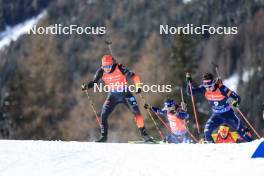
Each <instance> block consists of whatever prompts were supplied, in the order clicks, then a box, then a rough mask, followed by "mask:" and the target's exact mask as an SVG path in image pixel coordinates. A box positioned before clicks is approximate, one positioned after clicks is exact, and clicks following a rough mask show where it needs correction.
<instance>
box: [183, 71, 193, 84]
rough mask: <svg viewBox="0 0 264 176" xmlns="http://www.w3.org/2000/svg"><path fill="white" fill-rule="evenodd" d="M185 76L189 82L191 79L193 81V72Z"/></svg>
mask: <svg viewBox="0 0 264 176" xmlns="http://www.w3.org/2000/svg"><path fill="white" fill-rule="evenodd" d="M185 78H186V81H187V82H189V81H190V82H192V77H191V73H189V72H187V73H186V76H185Z"/></svg>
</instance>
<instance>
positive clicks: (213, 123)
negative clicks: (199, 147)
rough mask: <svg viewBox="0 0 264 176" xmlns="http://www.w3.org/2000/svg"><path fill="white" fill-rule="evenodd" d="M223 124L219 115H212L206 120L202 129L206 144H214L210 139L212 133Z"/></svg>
mask: <svg viewBox="0 0 264 176" xmlns="http://www.w3.org/2000/svg"><path fill="white" fill-rule="evenodd" d="M222 123H223V120H222V118H221V116H220V115H219V114H212V116H211V117H210V118H209V119H208V120H207V122H206V124H205V128H204V136H205V140H206V141H208V142H214V140H213V138H212V132H213V131H214V130H215V129H216V128H217V127H218V126H219V125H221V124H222Z"/></svg>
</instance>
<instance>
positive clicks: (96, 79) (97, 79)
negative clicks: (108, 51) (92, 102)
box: [86, 68, 104, 89]
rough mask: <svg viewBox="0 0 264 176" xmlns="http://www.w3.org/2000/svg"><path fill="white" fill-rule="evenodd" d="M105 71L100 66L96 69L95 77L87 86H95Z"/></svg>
mask: <svg viewBox="0 0 264 176" xmlns="http://www.w3.org/2000/svg"><path fill="white" fill-rule="evenodd" d="M103 73H104V70H103V69H102V68H99V69H98V70H97V71H96V73H95V75H94V77H93V79H92V80H91V81H89V82H88V83H87V84H86V86H87V88H89V89H90V88H93V87H94V84H95V83H97V82H98V81H99V80H100V79H101V78H102V76H103Z"/></svg>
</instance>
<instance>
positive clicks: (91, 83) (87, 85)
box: [81, 81, 94, 91]
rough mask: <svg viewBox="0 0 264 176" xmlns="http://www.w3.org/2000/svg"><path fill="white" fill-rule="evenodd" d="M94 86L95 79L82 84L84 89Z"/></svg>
mask: <svg viewBox="0 0 264 176" xmlns="http://www.w3.org/2000/svg"><path fill="white" fill-rule="evenodd" d="M93 86H94V82H93V81H90V82H89V83H88V84H85V83H83V84H82V86H81V87H82V91H84V90H88V89H90V88H93Z"/></svg>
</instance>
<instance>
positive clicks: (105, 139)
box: [95, 135, 107, 142]
mask: <svg viewBox="0 0 264 176" xmlns="http://www.w3.org/2000/svg"><path fill="white" fill-rule="evenodd" d="M106 141H107V136H106V135H102V136H101V137H100V138H99V139H98V140H97V141H95V142H106Z"/></svg>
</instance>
